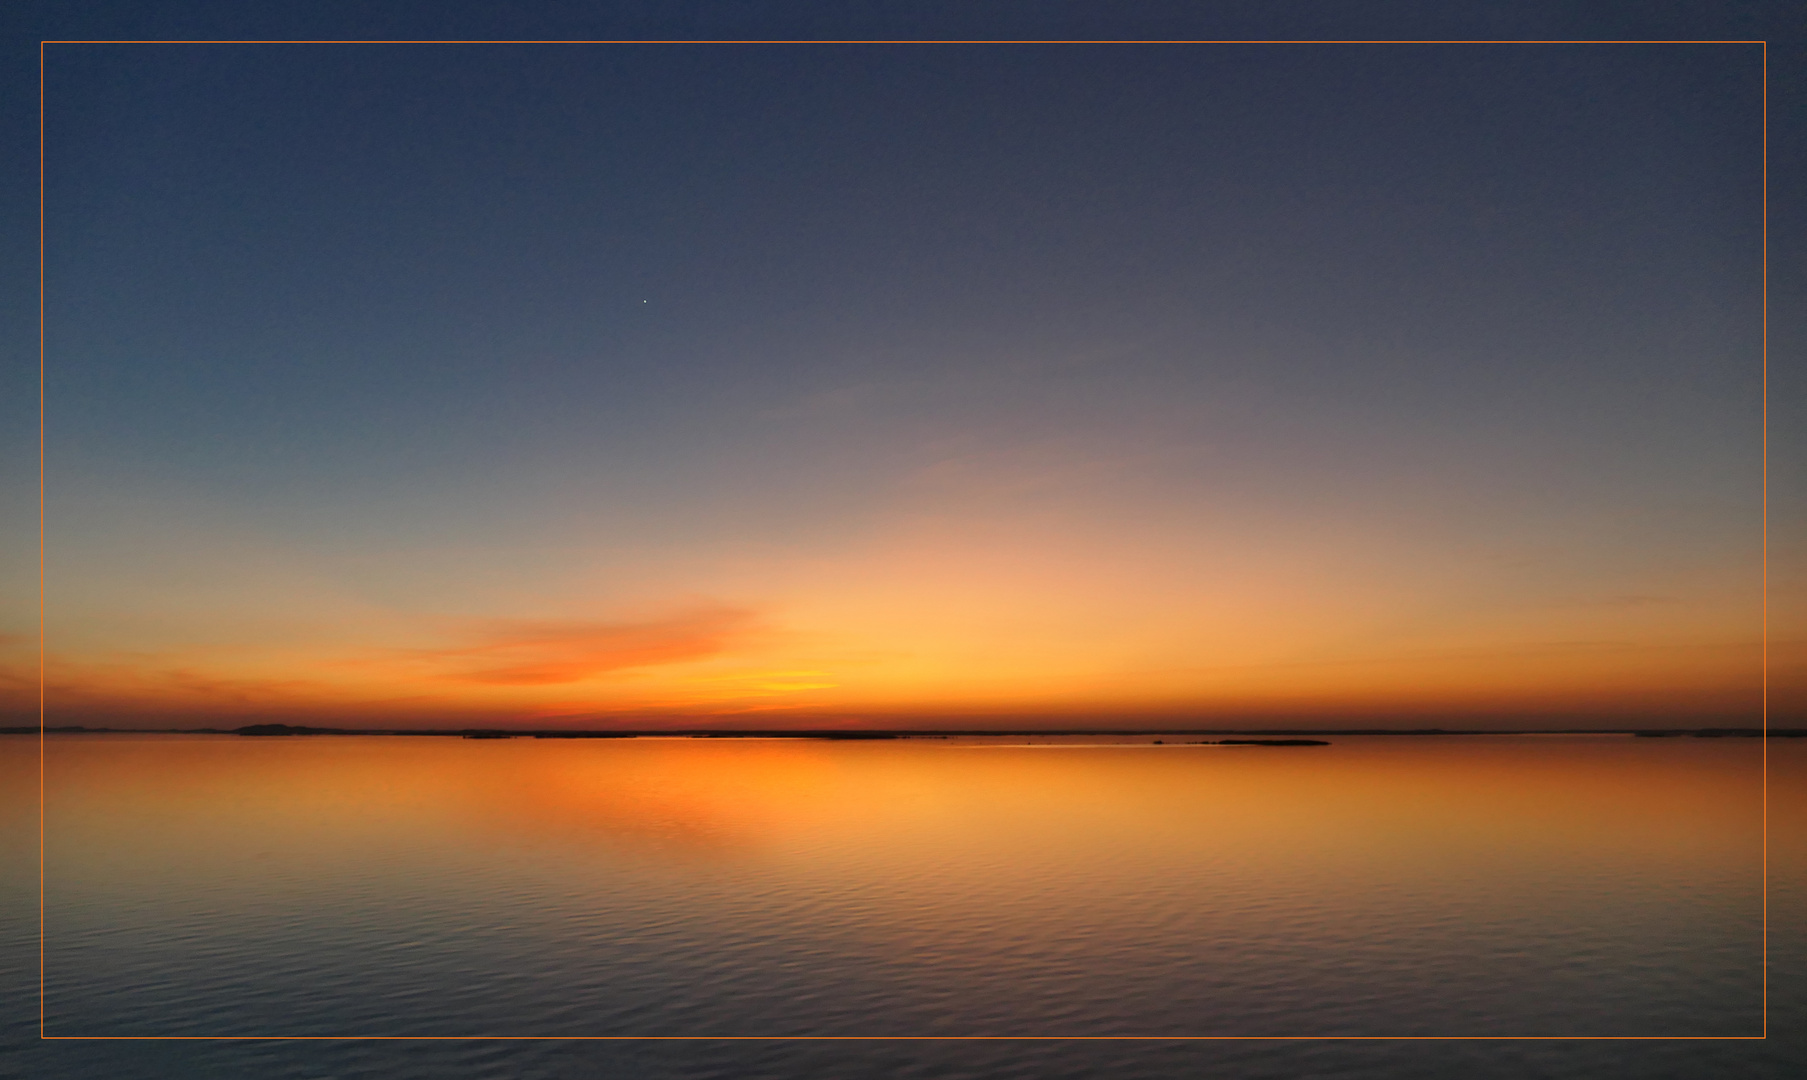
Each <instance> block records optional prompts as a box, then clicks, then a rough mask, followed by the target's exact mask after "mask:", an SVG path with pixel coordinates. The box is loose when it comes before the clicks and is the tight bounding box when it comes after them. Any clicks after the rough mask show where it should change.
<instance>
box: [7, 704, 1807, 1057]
mask: <svg viewBox="0 0 1807 1080" xmlns="http://www.w3.org/2000/svg"><path fill="white" fill-rule="evenodd" d="M1331 741H1332V743H1333V745H1331V746H1329V747H1314V748H1309V749H1298V748H1275V747H1247V746H1204V745H1167V746H1161V747H1154V746H1135V747H1127V746H1089V747H1088V746H1075V745H1071V744H1068V745H1042V746H1029V747H1025V746H1006V745H999V744H997V743H985V742H973V743H962V742H959V741H957V740H955V741H945V740H944V741H932V742H931V741H914V740H898V741H881V742H857V741H856V742H815V741H811V742H797V741H742V740H715V741H707V740H634V741H618V740H594V741H591V740H583V741H572V740H520V739H513V740H495V741H488V740H462V739H454V740H431V739H408V738H399V737H390V738H385V737H369V738H359V737H345V738H334V739H244V738H239V737H235V736H219V737H210V736H121V735H100V736H80V735H73V736H59V737H54V738H52V739H51V740H49V743H48V757H47V762H46V766H47V779H48V786H47V797H48V798H47V802H48V823H47V833H46V835H47V840H48V844H47V851H48V855H47V859H46V870H47V875H46V885H45V893H44V896H45V901H46V909H47V912H48V914H47V931H48V932H47V937H46V950H45V959H46V964H47V971H48V982H47V995H46V1008H47V1014H46V1023H47V1029H48V1031H49V1033H50V1034H52V1035H69V1036H151V1035H161V1036H193V1035H208V1036H215V1035H239V1036H335V1037H337V1036H378V1035H416V1036H419V1035H426V1036H503V1035H511V1036H512V1035H533V1036H558V1037H559V1038H553V1039H547V1040H539V1041H515V1040H506V1039H500V1038H480V1039H467V1040H462V1041H441V1042H432V1041H420V1042H414V1041H380V1040H369V1039H361V1040H354V1039H338V1038H333V1039H327V1040H324V1041H315V1042H297V1041H283V1040H277V1039H268V1040H265V1039H253V1040H246V1041H200V1042H146V1041H138V1040H135V1039H133V1040H124V1041H59V1042H39V1041H37V1038H36V1036H37V1015H36V1014H37V992H36V991H37V988H36V985H35V982H36V971H37V948H38V927H37V866H36V862H37V837H36V812H37V807H36V800H37V783H36V779H37V769H38V745H37V740H35V739H8V740H4V741H0V770H3V772H0V792H3V795H0V800H3V805H4V813H5V832H4V843H5V848H4V851H3V857H4V860H5V875H4V881H5V888H6V890H7V892H6V901H7V903H6V905H5V909H4V910H5V915H6V919H7V921H6V923H5V926H4V931H5V937H4V948H5V953H4V958H5V962H6V963H5V968H6V970H7V971H8V972H9V973H10V977H9V980H8V984H7V986H6V992H7V997H6V999H5V1006H6V1008H5V1010H4V1014H5V1023H6V1028H5V1034H4V1042H3V1043H0V1075H18V1076H31V1077H58V1078H61V1077H71V1078H85V1077H96V1078H98V1077H108V1078H112V1077H128V1078H129V1077H156V1076H201V1077H209V1076H218V1077H238V1076H256V1077H260V1078H262V1077H271V1078H276V1077H297V1078H299V1077H327V1076H333V1077H363V1076H368V1077H415V1076H418V1077H478V1076H481V1077H497V1078H503V1077H591V1076H621V1077H691V1076H696V1077H705V1076H708V1077H713V1076H720V1077H761V1076H771V1077H791V1076H824V1077H826V1076H837V1077H838V1076H856V1075H878V1076H900V1077H901V1076H923V1077H931V1076H974V1077H989V1076H1024V1077H1079V1076H1088V1077H1089V1076H1100V1077H1103V1076H1112V1077H1120V1076H1121V1077H1132V1078H1133V1077H1167V1076H1174V1077H1180V1076H1186V1077H1190V1076H1203V1075H1212V1076H1277V1077H1293V1076H1373V1077H1391V1076H1427V1077H1428V1076H1446V1075H1463V1076H1481V1077H1487V1076H1501V1077H1507V1076H1559V1077H1568V1076H1573V1077H1595V1076H1605V1075H1617V1076H1677V1077H1707V1076H1714V1077H1718V1076H1776V1077H1781V1076H1793V1075H1798V1074H1800V1072H1801V1070H1802V1068H1803V1067H1804V1066H1807V1052H1804V1047H1807V1040H1804V1039H1803V1036H1802V1035H1800V1034H1798V1033H1799V1032H1801V1031H1802V1030H1803V1029H1804V1028H1807V971H1804V970H1803V967H1804V961H1807V934H1803V927H1802V925H1801V920H1800V918H1799V915H1798V912H1800V911H1801V910H1803V909H1804V908H1807V905H1803V904H1802V894H1803V891H1804V890H1803V885H1804V884H1807V745H1803V744H1802V743H1801V742H1800V741H1799V740H1787V741H1772V742H1771V743H1770V744H1769V747H1768V753H1769V759H1770V884H1769V905H1770V907H1769V910H1770V927H1769V929H1770V939H1769V956H1770V999H1769V1030H1770V1031H1771V1032H1772V1033H1773V1034H1772V1037H1771V1038H1770V1039H1768V1040H1766V1041H1746V1040H1742V1039H1739V1038H1738V1037H1741V1036H1749V1035H1756V1034H1760V1033H1761V1031H1762V1022H1763V1005H1764V1003H1763V999H1762V982H1761V966H1760V965H1761V956H1762V949H1763V942H1762V926H1763V917H1762V915H1763V912H1762V904H1763V889H1762V878H1761V873H1762V826H1763V822H1762V812H1761V801H1760V798H1761V784H1762V774H1761V770H1760V758H1761V754H1762V752H1763V747H1762V746H1761V745H1760V744H1758V743H1755V742H1752V741H1749V740H1742V739H1739V740H1707V741H1701V740H1692V739H1657V740H1652V739H1634V738H1630V737H1581V736H1571V737H1499V736H1487V737H1470V738H1462V739H1436V738H1432V739H1412V740H1401V739H1387V738H1378V737H1376V738H1361V737H1355V738H1335V739H1332V740H1331ZM609 1035H624V1036H637V1037H644V1036H713V1037H716V1038H709V1039H706V1040H701V1041H696V1040H678V1041H649V1040H647V1039H644V1038H635V1039H629V1040H625V1041H578V1040H575V1039H572V1038H569V1037H570V1036H609ZM1446 1035H1456V1036H1538V1037H1540V1038H1537V1039H1532V1040H1516V1041H1513V1040H1501V1041H1452V1042H1444V1041H1414V1042H1406V1041H1362V1040H1360V1039H1359V1038H1358V1037H1361V1036H1407V1037H1434V1036H1446ZM722 1036H818V1037H844V1036H880V1037H883V1038H881V1039H879V1040H877V1041H825V1040H824V1041H805V1040H799V1039H790V1040H785V1041H770V1042H765V1041H728V1040H726V1039H723V1038H720V1037H722ZM905 1036H911V1037H918V1038H915V1039H908V1040H906V1039H904V1038H902V1037H905ZM965 1036H1014V1037H1018V1038H1010V1039H1006V1040H1003V1041H969V1040H967V1039H964V1038H961V1037H965ZM1026 1036H1058V1037H1059V1038H1055V1039H1051V1040H1050V1039H1039V1040H1031V1039H1027V1038H1020V1037H1026ZM1108 1036H1153V1037H1157V1041H1082V1039H1081V1038H1079V1037H1108ZM1181 1036H1272V1037H1280V1036H1311V1037H1314V1038H1306V1039H1299V1040H1296V1041H1240V1040H1225V1041H1186V1040H1184V1039H1181V1038H1178V1037H1181ZM1595 1036H1653V1037H1656V1038H1655V1039H1654V1040H1652V1041H1626V1040H1602V1041H1589V1040H1588V1038H1587V1037H1595ZM1678 1036H1716V1037H1720V1038H1719V1039H1716V1040H1712V1041H1702V1040H1693V1041H1690V1040H1682V1039H1678V1038H1676V1037H1678ZM921 1037H927V1038H921ZM1317 1037H1329V1038H1317ZM1553 1037H1570V1038H1569V1039H1561V1038H1553ZM1573 1037H1583V1038H1581V1039H1574V1038H1573Z"/></svg>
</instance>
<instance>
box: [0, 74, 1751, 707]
mask: <svg viewBox="0 0 1807 1080" xmlns="http://www.w3.org/2000/svg"><path fill="white" fill-rule="evenodd" d="M44 55H45V132H46V135H45V161H44V166H45V181H44V183H45V237H46V239H45V267H44V269H45V302H46V306H45V326H46V337H45V361H46V370H47V384H46V400H47V416H48V420H47V426H46V440H47V448H46V498H47V506H46V527H47V551H48V583H47V597H48V610H49V613H50V616H49V620H48V624H47V641H48V649H49V653H50V659H51V662H50V666H49V669H48V685H49V698H48V701H49V708H48V713H47V718H48V721H49V722H50V723H51V724H53V725H55V724H82V723H86V724H109V725H114V726H148V727H168V726H203V725H210V726H211V725H227V726H230V725H236V724H241V723H253V722H261V721H268V720H286V721H289V722H304V723H323V724H333V725H339V726H445V725H455V726H465V725H478V724H481V725H491V726H507V725H522V726H533V727H557V726H570V727H608V726H628V727H648V726H687V727H694V726H714V727H734V726H740V727H759V728H772V727H809V726H833V727H846V726H854V727H857V726H878V727H886V726H912V727H934V726H960V725H980V726H993V727H997V726H1024V727H1037V726H1041V727H1059V726H1083V725H1100V724H1108V725H1123V726H1128V725H1151V726H1171V727H1189V726H1207V727H1208V726H1228V725H1241V724H1252V725H1259V726H1271V727H1287V726H1326V727H1335V726H1339V725H1356V726H1364V727H1372V726H1389V725H1396V726H1433V725H1434V726H1445V727H1460V726H1466V725H1480V726H1489V727H1549V726H1615V727H1616V726H1673V725H1678V724H1700V723H1712V724H1740V725H1744V724H1749V725H1755V724H1756V723H1757V722H1758V716H1759V687H1760V676H1759V665H1760V634H1761V622H1760V611H1761V587H1760V584H1761V579H1760V562H1759V556H1760V536H1761V534H1760V514H1761V496H1762V487H1761V482H1762V478H1761V450H1762V444H1761V408H1762V395H1761V378H1762V351H1761V350H1762V309H1761V301H1762V292H1761V286H1762V277H1761V275H1762V246H1761V245H1762V228H1763V203H1762V193H1763V187H1762V184H1763V174H1762V140H1761V130H1762V129H1761V124H1762V114H1761V110H1762V82H1761V66H1760V64H1761V53H1760V48H1759V46H1757V45H1568V46H1535V45H1442V46H1408V45H1279V46H1257V45H1120V46H1100V45H891V46H878V45H873V46H858V45H788V46H775V45H763V46H762V45H634V46H622V45H550V46H510V45H339V46H333V45H78V44H58V45H50V46H47V47H46V49H45V54H44ZM8 630H9V633H8V636H7V638H6V644H7V652H6V653H5V654H4V655H5V659H6V667H5V669H4V674H5V678H6V682H5V685H4V689H5V694H6V697H5V699H4V706H5V709H6V712H7V714H8V715H9V716H18V717H20V719H18V720H15V721H14V722H16V723H24V722H27V721H28V719H29V720H31V721H35V717H36V715H37V702H36V696H37V686H36V674H37V673H36V657H35V644H36V643H35V640H33V628H32V627H30V626H26V625H20V626H17V627H9V628H8Z"/></svg>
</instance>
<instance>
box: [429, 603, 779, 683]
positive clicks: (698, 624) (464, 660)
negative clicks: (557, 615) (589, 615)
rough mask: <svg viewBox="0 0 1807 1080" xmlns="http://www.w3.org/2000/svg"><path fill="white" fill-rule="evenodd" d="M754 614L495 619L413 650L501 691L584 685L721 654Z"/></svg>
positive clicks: (721, 610)
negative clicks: (448, 641)
mask: <svg viewBox="0 0 1807 1080" xmlns="http://www.w3.org/2000/svg"><path fill="white" fill-rule="evenodd" d="M755 622H756V620H755V618H754V616H753V614H752V613H751V612H749V611H746V610H743V609H741V608H734V607H709V608H699V609H695V610H691V611H686V612H680V613H678V614H675V615H671V616H668V617H665V618H658V619H647V620H641V621H637V622H590V621H578V620H555V619H537V620H535V619H495V620H490V621H488V622H485V623H482V624H480V625H477V626H475V627H473V628H472V629H470V630H469V631H467V633H466V640H465V641H464V642H461V643H459V644H455V645H449V646H445V647H442V648H431V649H414V650H409V652H408V655H409V657H410V658H411V659H412V660H414V661H415V662H418V663H421V664H425V665H427V666H428V667H429V668H431V669H432V670H433V672H434V673H435V674H437V675H438V676H439V677H440V678H444V679H449V680H453V681H458V682H470V683H488V684H492V685H503V686H538V685H546V684H552V683H570V682H579V681H581V680H584V679H589V678H593V677H595V676H598V675H606V674H608V673H610V672H614V671H622V670H626V669H630V668H645V667H656V666H660V665H665V664H681V663H685V662H688V661H693V660H703V659H707V658H709V657H712V656H715V655H717V654H719V653H721V652H723V651H724V650H726V649H727V648H729V647H730V645H732V644H733V643H734V642H736V641H738V640H740V639H741V638H743V637H744V636H745V635H746V634H747V633H748V632H749V631H751V630H752V629H753V628H754V626H755Z"/></svg>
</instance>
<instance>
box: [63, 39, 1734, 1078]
mask: <svg viewBox="0 0 1807 1080" xmlns="http://www.w3.org/2000/svg"><path fill="white" fill-rule="evenodd" d="M47 45H1757V46H1760V47H1761V51H1760V69H1759V88H1760V93H1761V100H1762V125H1761V136H1760V142H1761V146H1760V150H1761V154H1762V177H1761V202H1762V230H1761V237H1760V248H1761V262H1762V268H1761V269H1762V274H1761V280H1762V331H1761V340H1762V403H1761V417H1762V421H1761V446H1762V517H1761V527H1762V536H1761V557H1760V562H1761V593H1762V596H1761V601H1762V603H1761V612H1762V613H1761V623H1762V625H1761V636H1762V660H1761V699H1760V700H1761V706H1760V709H1761V713H1760V719H1761V735H1760V737H1759V746H1760V749H1761V758H1762V806H1763V825H1762V855H1763V858H1762V876H1761V881H1762V934H1761V945H1760V955H1759V962H1760V973H1761V1001H1762V1017H1761V1020H1762V1030H1761V1033H1760V1034H1757V1035H50V1034H47V1033H46V1031H45V1001H46V998H45V986H46V983H45V978H46V968H45V940H46V939H45V908H44V854H45V849H44V818H45V802H44V797H45V770H44V759H45V745H46V740H47V737H48V736H47V735H46V731H45V718H46V712H45V589H44V585H45V576H44V566H45V546H44V537H45V532H44V416H45V413H44V370H45V369H44V335H45V323H44V194H45V192H44V47H45V46H47ZM1768 1038H1769V42H1768V40H1767V39H1761V38H1749V39H1746V38H1700V39H1664V38H1626V39H1585V38H1562V39H1534V38H1513V39H1490V38H1462V39H1423V40H1418V39H1396V38H1309V39H1299V38H1285V39H1282V38H1250V39H1212V38H1197V39H1192V38H1177V39H1166V38H1124V39H1112V38H1096V39H1044V38H1022V39H1009V38H1005V39H967V38H960V39H922V38H896V39H814V38H811V39H802V38H789V39H735V38H724V39H684V38H645V39H642V38H635V39H559V38H520V39H476V40H467V39H451V38H447V39H438V38H412V39H382V38H348V39H329V38H307V39H286V38H248V39H137V38H69V39H44V40H40V41H39V42H38V1039H39V1040H40V1041H44V1042H472V1041H491V1042H523V1041H526V1042H551V1041H563V1042H993V1041H1006V1040H1009V1041H1017V1042H1053V1041H1065V1042H1314V1041H1324V1040H1338V1041H1344V1042H1528V1041H1538V1042H1653V1041H1661V1042H1751V1041H1759V1042H1760V1041H1763V1040H1766V1039H1768Z"/></svg>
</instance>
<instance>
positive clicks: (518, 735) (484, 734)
mask: <svg viewBox="0 0 1807 1080" xmlns="http://www.w3.org/2000/svg"><path fill="white" fill-rule="evenodd" d="M40 731H42V732H43V733H44V734H47V735H109V734H110V735H249V736H296V735H438V736H457V737H460V738H465V739H646V738H691V739H827V740H831V741H861V740H871V739H948V738H973V737H986V738H1051V737H1060V736H1086V735H1093V736H1118V737H1126V736H1156V737H1162V738H1165V737H1172V736H1181V735H1191V736H1200V735H1219V736H1222V735H1230V736H1250V737H1249V738H1224V739H1218V740H1215V741H1216V742H1217V743H1219V744H1221V745H1225V746H1325V745H1328V744H1327V743H1325V742H1323V741H1322V740H1320V739H1313V738H1302V737H1300V736H1337V735H1418V736H1426V735H1451V736H1460V735H1632V736H1636V737H1637V738H1640V739H1680V738H1694V739H1755V738H1760V737H1762V736H1763V735H1764V734H1765V732H1764V730H1763V729H1762V728H1753V727H1739V728H1674V729H1667V728H1665V729H1654V730H1653V729H1638V728H1548V729H1541V730H1517V731H1513V730H1501V729H1492V728H1490V729H1486V730H1479V729H1477V730H1450V729H1447V728H1349V729H1340V728H1287V729H1273V728H1269V729H1250V728H1195V729H1188V730H1177V731H1176V730H1173V729H1165V728H1163V729H1150V728H1080V729H1075V728H1035V729H997V728H984V729H979V728H974V729H955V728H897V729H874V730H866V731H848V730H831V729H814V728H769V729H763V730H742V729H723V728H635V729H620V730H562V729H561V730H552V731H548V730H544V729H532V728H522V729H513V728H333V727H310V726H307V725H299V724H247V725H245V726H243V727H236V728H212V727H207V728H105V727H83V726H81V725H62V726H57V727H44V728H39V727H36V726H32V727H22V726H14V727H0V735H36V734H38V733H39V732H40ZM1767 734H1768V735H1769V737H1770V738H1772V739H1799V738H1804V737H1807V728H1770V729H1769V731H1768V732H1767ZM1175 745H1178V744H1175ZM1192 745H1198V744H1197V743H1193V744H1192Z"/></svg>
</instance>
